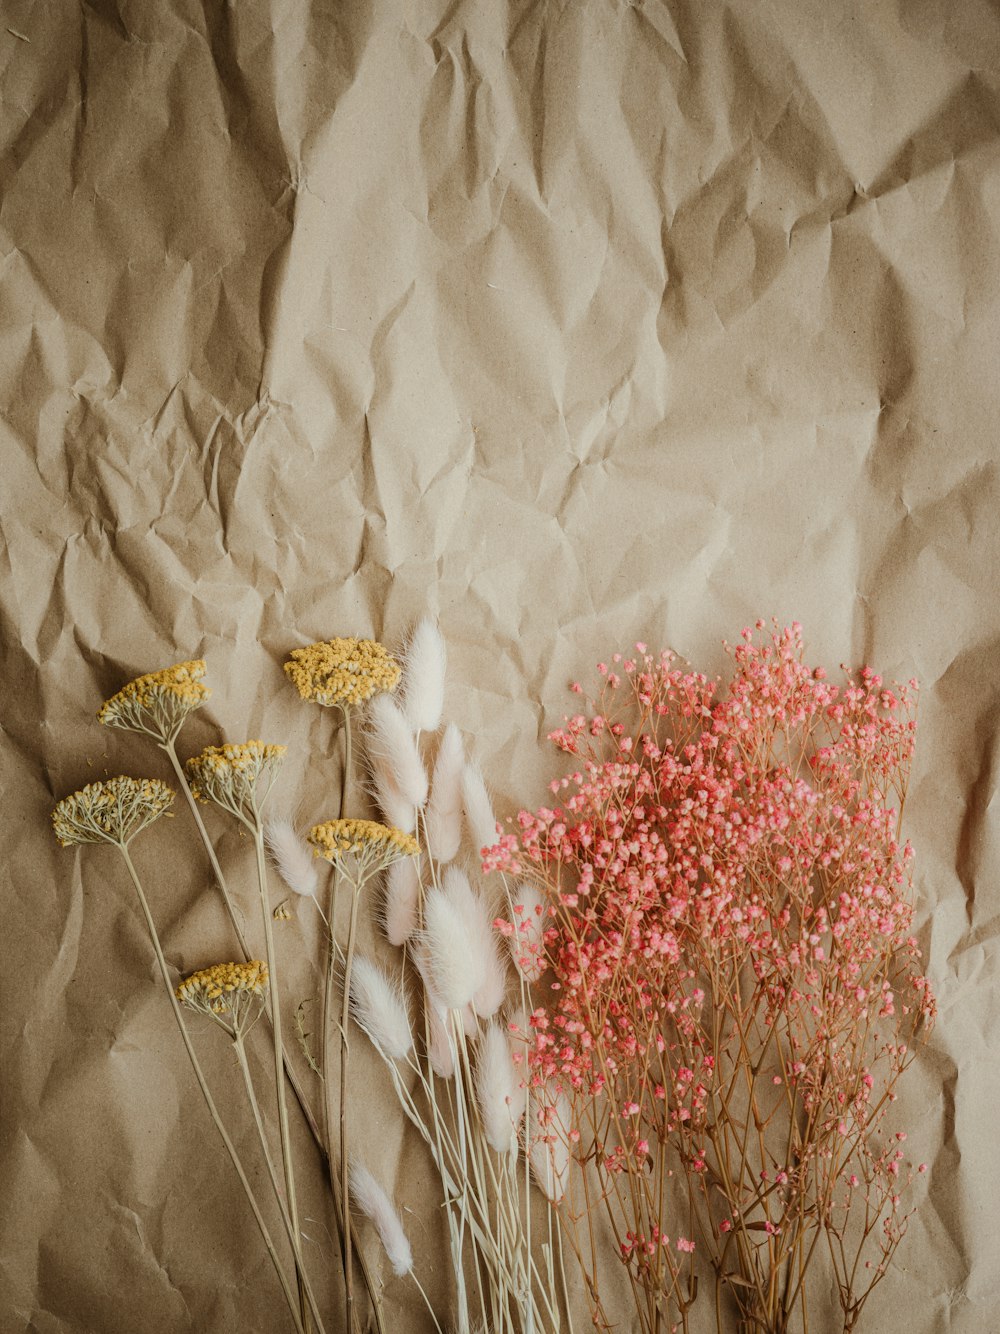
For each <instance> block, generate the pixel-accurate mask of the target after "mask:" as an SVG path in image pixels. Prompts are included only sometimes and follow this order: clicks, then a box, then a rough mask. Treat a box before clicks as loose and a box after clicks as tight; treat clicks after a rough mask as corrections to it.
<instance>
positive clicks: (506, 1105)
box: [476, 1024, 524, 1155]
mask: <svg viewBox="0 0 1000 1334" xmlns="http://www.w3.org/2000/svg"><path fill="white" fill-rule="evenodd" d="M476 1099H477V1101H478V1103H479V1111H480V1115H481V1116H482V1119H483V1131H484V1132H485V1135H486V1142H487V1144H488V1145H489V1146H490V1148H491V1149H496V1151H497V1153H509V1154H513V1155H516V1153H517V1122H518V1120H519V1119H520V1118H519V1110H520V1112H521V1113H523V1111H524V1098H523V1096H521V1094H520V1084H519V1080H518V1077H517V1071H516V1070H515V1069H514V1062H513V1061H512V1060H511V1057H510V1046H509V1045H508V1042H507V1035H506V1033H504V1031H503V1029H501V1028H500V1027H499V1026H498V1025H497V1024H488V1025H487V1028H486V1032H485V1033H484V1034H483V1037H482V1039H481V1040H480V1043H479V1057H478V1062H477V1065H476Z"/></svg>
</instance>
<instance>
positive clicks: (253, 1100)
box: [233, 1033, 323, 1334]
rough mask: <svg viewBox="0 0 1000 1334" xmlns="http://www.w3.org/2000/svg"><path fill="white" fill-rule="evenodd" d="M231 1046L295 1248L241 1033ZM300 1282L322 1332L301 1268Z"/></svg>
mask: <svg viewBox="0 0 1000 1334" xmlns="http://www.w3.org/2000/svg"><path fill="white" fill-rule="evenodd" d="M233 1046H234V1048H235V1049H236V1059H237V1062H238V1063H239V1067H240V1072H241V1074H242V1075H243V1085H244V1087H245V1088H246V1091H247V1100H248V1101H249V1103H250V1110H251V1111H252V1112H253V1120H254V1125H255V1126H256V1127H257V1138H258V1139H259V1141H260V1147H261V1150H262V1152H263V1154H264V1162H265V1163H266V1164H267V1174H268V1176H269V1178H270V1180H271V1189H272V1190H273V1191H274V1198H275V1199H276V1200H277V1202H278V1208H279V1210H280V1211H281V1221H282V1222H283V1223H284V1225H285V1232H286V1233H287V1234H288V1240H289V1242H290V1243H291V1246H292V1250H293V1251H294V1249H295V1233H294V1231H293V1229H292V1220H291V1218H290V1217H289V1215H288V1209H287V1207H286V1205H285V1200H284V1196H283V1195H282V1193H281V1186H280V1184H279V1182H278V1173H277V1171H276V1170H275V1166H274V1159H273V1158H272V1157H271V1150H270V1148H269V1146H268V1143H267V1135H266V1133H265V1130H264V1119H263V1117H262V1116H261V1111H260V1104H259V1103H258V1101H257V1093H256V1090H255V1089H254V1086H253V1079H252V1078H251V1075H250V1065H249V1062H248V1061H247V1054H246V1047H245V1046H244V1043H243V1035H242V1034H241V1033H237V1034H236V1036H235V1037H234V1038H233ZM300 1272H301V1274H302V1283H303V1287H304V1288H305V1292H306V1297H307V1299H308V1301H309V1309H310V1311H311V1312H312V1317H313V1319H314V1320H315V1322H316V1328H317V1329H318V1330H319V1331H320V1334H323V1321H322V1318H321V1317H320V1313H319V1307H318V1305H317V1303H316V1297H315V1294H314V1293H313V1289H312V1284H311V1283H310V1282H309V1275H308V1274H307V1273H306V1272H305V1269H302V1270H301V1271H300Z"/></svg>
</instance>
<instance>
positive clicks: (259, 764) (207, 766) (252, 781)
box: [185, 741, 287, 825]
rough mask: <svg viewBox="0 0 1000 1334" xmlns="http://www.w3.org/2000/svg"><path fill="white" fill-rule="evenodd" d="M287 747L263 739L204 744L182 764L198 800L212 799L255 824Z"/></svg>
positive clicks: (247, 822) (244, 820)
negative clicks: (270, 743) (267, 742)
mask: <svg viewBox="0 0 1000 1334" xmlns="http://www.w3.org/2000/svg"><path fill="white" fill-rule="evenodd" d="M286 750H287V747H286V746H270V745H265V743H264V742H263V741H245V742H243V743H242V744H240V745H233V744H228V743H227V744H226V745H224V746H207V747H206V748H205V749H204V750H203V751H202V752H201V754H200V755H196V756H194V757H193V758H192V759H190V760H188V762H187V764H186V766H185V767H186V769H187V771H188V775H189V777H190V779H191V790H192V792H193V793H194V795H195V796H196V797H197V798H198V799H199V801H214V802H216V804H217V805H219V806H223V807H225V808H226V810H228V811H232V813H233V814H234V815H235V816H237V818H238V819H240V820H242V821H243V822H244V823H245V824H250V825H254V824H256V822H257V818H258V816H259V814H260V808H261V807H262V806H263V804H264V802H265V801H266V799H267V795H268V793H269V792H270V790H271V786H272V784H273V783H274V780H275V778H276V777H277V771H278V769H279V767H280V765H281V761H282V757H283V756H284V754H285V751H286Z"/></svg>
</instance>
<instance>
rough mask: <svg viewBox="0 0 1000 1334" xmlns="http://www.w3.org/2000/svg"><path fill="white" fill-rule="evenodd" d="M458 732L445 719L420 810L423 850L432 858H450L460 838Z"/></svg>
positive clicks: (460, 755)
mask: <svg viewBox="0 0 1000 1334" xmlns="http://www.w3.org/2000/svg"><path fill="white" fill-rule="evenodd" d="M464 764H465V756H464V754H463V749H462V735H461V733H460V732H459V730H458V728H457V727H456V726H455V724H454V723H449V724H448V726H447V727H446V728H445V730H444V736H443V737H442V738H441V745H440V746H439V747H438V753H437V759H436V760H435V761H434V773H433V775H432V777H431V797H430V801H428V803H427V810H426V812H425V814H424V829H425V831H426V837H427V851H428V852H429V853H430V855H431V856H432V857H433V858H435V860H436V861H438V862H441V863H442V864H443V863H445V862H450V861H451V859H452V858H453V857H454V856H455V854H456V853H457V852H458V846H459V844H460V843H461V841H462V768H463V766H464Z"/></svg>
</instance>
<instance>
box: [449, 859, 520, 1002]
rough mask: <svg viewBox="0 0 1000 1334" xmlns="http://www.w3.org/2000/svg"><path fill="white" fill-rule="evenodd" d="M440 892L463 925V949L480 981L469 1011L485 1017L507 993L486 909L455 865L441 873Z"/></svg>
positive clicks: (501, 963)
mask: <svg viewBox="0 0 1000 1334" xmlns="http://www.w3.org/2000/svg"><path fill="white" fill-rule="evenodd" d="M442 889H443V890H444V893H445V895H446V897H447V898H448V900H449V902H450V903H451V904H452V905H453V906H454V908H455V909H456V911H457V912H458V913H459V915H460V916H461V919H462V922H463V923H464V925H465V930H466V933H467V938H468V942H469V943H468V947H467V948H468V949H469V951H470V952H471V953H472V954H473V956H474V960H475V967H476V971H477V973H478V975H479V978H480V982H479V985H478V986H477V987H476V990H475V992H474V993H473V996H472V1005H473V1009H474V1010H475V1011H476V1014H478V1015H479V1016H480V1017H481V1018H489V1017H490V1015H494V1014H496V1012H497V1010H499V1008H500V1006H501V1005H502V1004H503V1002H504V997H505V995H506V993H507V973H506V970H505V968H504V965H503V961H502V960H501V958H500V951H499V949H498V948H497V934H496V932H495V931H494V930H493V920H492V917H491V915H490V910H489V907H488V906H487V904H486V902H485V901H484V900H483V899H482V898H480V896H479V895H478V894H477V893H476V892H475V890H474V889H473V888H472V886H471V885H470V884H469V880H468V877H467V876H466V874H465V872H464V871H460V870H459V869H458V867H457V866H449V867H447V869H446V870H445V873H444V879H443V881H442Z"/></svg>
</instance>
